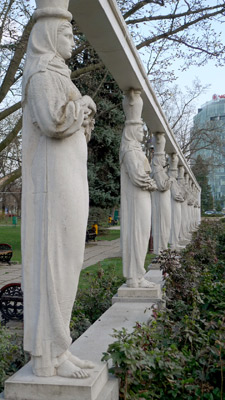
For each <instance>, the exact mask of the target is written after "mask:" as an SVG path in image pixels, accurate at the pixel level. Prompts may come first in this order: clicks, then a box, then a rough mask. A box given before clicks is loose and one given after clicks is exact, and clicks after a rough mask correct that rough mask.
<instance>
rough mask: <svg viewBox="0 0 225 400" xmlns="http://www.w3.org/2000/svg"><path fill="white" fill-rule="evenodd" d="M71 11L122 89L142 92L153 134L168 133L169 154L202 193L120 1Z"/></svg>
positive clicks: (76, 4)
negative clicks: (151, 83)
mask: <svg viewBox="0 0 225 400" xmlns="http://www.w3.org/2000/svg"><path fill="white" fill-rule="evenodd" d="M69 10H70V11H71V13H72V14H73V16H74V18H75V20H76V22H77V23H78V25H79V26H80V29H81V30H82V32H84V34H85V35H86V37H87V39H88V41H89V42H90V43H91V45H92V46H93V47H94V48H95V50H96V52H97V53H98V55H99V57H100V58H101V59H102V61H103V63H104V64H105V66H106V67H107V68H108V70H109V71H110V72H111V74H112V76H113V77H114V79H115V80H116V82H117V84H118V86H119V87H120V89H121V90H122V91H126V90H129V89H131V88H134V89H141V91H142V99H143V102H144V106H143V114H142V116H143V119H144V121H145V123H146V124H147V126H148V128H149V129H150V131H151V132H153V133H154V132H164V133H165V135H166V152H167V153H174V152H176V153H177V155H178V157H179V164H181V165H184V167H185V169H186V171H187V172H188V173H189V175H190V176H191V178H192V180H193V181H194V182H195V184H196V186H197V187H198V189H200V188H199V185H198V183H197V181H196V179H195V177H194V175H193V173H192V171H191V169H190V168H189V166H188V165H187V162H186V160H185V157H184V155H183V154H182V151H181V149H180V147H179V145H178V144H177V142H176V139H175V136H174V134H173V132H172V130H171V129H170V127H169V124H168V122H167V120H166V117H165V115H164V113H163V111H162V109H161V106H160V104H159V103H158V101H157V98H156V95H155V93H154V91H153V89H152V87H151V85H150V82H149V79H148V76H147V74H146V72H145V69H144V66H143V64H142V61H141V59H140V57H139V54H138V52H137V49H136V47H135V45H134V43H133V41H132V39H131V36H130V34H129V32H128V29H127V26H126V23H125V21H124V19H123V17H122V15H121V13H120V10H119V8H118V6H117V3H116V1H115V0H70V5H69Z"/></svg>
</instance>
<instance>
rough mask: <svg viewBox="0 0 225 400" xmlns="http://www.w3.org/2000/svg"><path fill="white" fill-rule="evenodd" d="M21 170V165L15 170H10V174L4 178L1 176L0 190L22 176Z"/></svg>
mask: <svg viewBox="0 0 225 400" xmlns="http://www.w3.org/2000/svg"><path fill="white" fill-rule="evenodd" d="M21 172H22V171H21V167H19V168H17V169H16V170H15V171H13V172H10V173H9V174H8V175H6V176H4V177H3V178H0V190H2V189H3V188H4V187H5V186H7V185H9V184H10V183H12V182H14V181H15V180H16V179H18V178H19V177H20V176H21Z"/></svg>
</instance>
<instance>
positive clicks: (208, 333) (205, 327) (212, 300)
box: [103, 219, 225, 400]
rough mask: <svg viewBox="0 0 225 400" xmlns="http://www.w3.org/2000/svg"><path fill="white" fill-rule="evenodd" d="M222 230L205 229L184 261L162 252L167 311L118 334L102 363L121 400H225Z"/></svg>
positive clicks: (214, 224) (220, 226)
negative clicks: (114, 378) (109, 366)
mask: <svg viewBox="0 0 225 400" xmlns="http://www.w3.org/2000/svg"><path fill="white" fill-rule="evenodd" d="M224 222H225V221H224V219H223V220H220V221H210V222H207V223H204V222H203V223H202V224H201V226H200V228H199V230H198V232H196V233H195V234H194V235H193V240H192V243H191V244H190V245H188V246H187V248H186V249H185V250H184V251H183V252H182V254H181V255H178V254H177V253H176V252H173V251H170V250H168V251H166V252H164V253H163V254H162V256H161V257H160V262H161V269H162V271H163V275H164V280H165V286H164V290H165V300H166V307H165V308H164V309H163V310H162V311H160V310H158V309H156V308H155V309H154V310H153V315H154V319H153V320H152V321H151V322H150V324H149V325H147V324H139V323H137V324H136V326H135V327H134V331H133V332H132V333H128V332H127V331H126V330H125V329H122V330H121V331H116V330H115V332H114V335H113V336H114V338H115V342H114V343H112V344H111V345H110V346H109V348H108V351H107V353H105V354H104V357H103V359H104V360H109V359H112V361H113V367H112V369H111V371H112V372H113V373H114V374H115V375H116V376H117V377H119V378H120V382H121V386H120V399H121V400H122V399H123V400H125V399H126V400H144V399H148V400H150V399H151V400H154V399H161V400H171V399H177V400H178V399H179V400H181V399H182V400H191V399H192V400H207V399H208V400H223V399H225V376H224V372H225V224H224Z"/></svg>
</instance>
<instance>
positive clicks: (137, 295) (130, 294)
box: [112, 284, 162, 304]
mask: <svg viewBox="0 0 225 400" xmlns="http://www.w3.org/2000/svg"><path fill="white" fill-rule="evenodd" d="M161 297H162V296H161V290H160V285H156V286H155V287H154V288H130V287H127V285H126V284H123V285H122V286H121V287H120V288H119V289H118V295H117V296H114V297H113V300H112V302H113V304H114V303H117V302H121V303H122V302H127V303H132V302H136V303H143V302H149V303H156V302H157V301H160V300H161Z"/></svg>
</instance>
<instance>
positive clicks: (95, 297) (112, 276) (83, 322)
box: [70, 268, 124, 340]
mask: <svg viewBox="0 0 225 400" xmlns="http://www.w3.org/2000/svg"><path fill="white" fill-rule="evenodd" d="M86 276H87V280H89V285H88V288H87V289H82V290H78V293H77V297H76V301H75V303H74V307H73V311H72V318H71V324H70V328H71V335H72V338H73V340H75V339H77V338H78V337H79V336H80V335H81V334H82V333H83V332H84V331H85V330H86V329H87V328H88V327H89V326H90V325H91V324H93V323H94V322H95V321H96V320H97V319H98V318H99V317H100V316H101V315H102V314H103V313H104V312H105V311H106V310H107V309H108V308H109V307H111V304H112V297H113V295H114V294H116V292H117V289H118V287H119V286H121V285H122V283H123V282H124V279H121V278H119V277H118V276H117V275H116V273H115V269H110V270H109V269H108V270H107V271H104V270H103V269H101V268H100V269H99V270H98V271H97V274H94V275H91V274H89V273H88V272H87V273H86Z"/></svg>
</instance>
